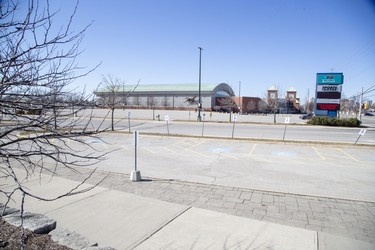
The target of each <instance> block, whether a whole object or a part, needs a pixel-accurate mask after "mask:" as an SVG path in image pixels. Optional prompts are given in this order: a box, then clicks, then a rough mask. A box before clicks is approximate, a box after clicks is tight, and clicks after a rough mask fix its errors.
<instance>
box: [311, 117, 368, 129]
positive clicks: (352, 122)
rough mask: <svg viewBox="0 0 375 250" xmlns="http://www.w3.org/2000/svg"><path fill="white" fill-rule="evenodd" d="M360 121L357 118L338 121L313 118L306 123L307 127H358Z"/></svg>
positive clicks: (330, 118) (336, 119) (328, 118)
mask: <svg viewBox="0 0 375 250" xmlns="http://www.w3.org/2000/svg"><path fill="white" fill-rule="evenodd" d="M361 123H362V122H361V121H360V120H358V119H357V118H347V119H339V118H332V117H327V116H314V117H313V118H311V120H310V121H308V122H307V124H309V125H322V126H335V127H359V126H360V125H361Z"/></svg>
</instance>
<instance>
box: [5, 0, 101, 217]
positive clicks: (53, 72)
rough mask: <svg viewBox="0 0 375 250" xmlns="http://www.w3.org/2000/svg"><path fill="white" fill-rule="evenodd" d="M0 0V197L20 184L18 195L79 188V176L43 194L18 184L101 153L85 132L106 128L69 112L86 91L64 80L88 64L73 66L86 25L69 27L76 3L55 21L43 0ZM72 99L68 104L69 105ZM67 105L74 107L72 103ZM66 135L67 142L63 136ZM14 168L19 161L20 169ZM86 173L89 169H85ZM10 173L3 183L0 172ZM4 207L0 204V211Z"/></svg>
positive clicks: (82, 103)
mask: <svg viewBox="0 0 375 250" xmlns="http://www.w3.org/2000/svg"><path fill="white" fill-rule="evenodd" d="M24 6H25V4H23V5H22V6H21V4H20V2H18V1H12V0H3V1H0V113H1V117H2V120H3V121H2V126H1V127H0V183H1V184H0V196H1V197H2V198H4V197H5V198H4V199H2V200H5V205H7V204H8V203H9V201H10V200H11V199H12V198H13V197H14V194H15V193H16V192H21V194H22V195H21V196H22V197H23V198H22V201H21V216H22V212H23V205H24V202H23V201H24V198H25V197H26V196H29V197H34V198H37V199H40V200H45V201H47V200H56V199H60V198H62V197H65V196H70V195H74V194H77V193H81V192H84V191H87V189H83V190H82V188H81V185H82V183H84V182H85V181H86V179H85V180H84V181H83V182H82V183H80V184H79V185H77V187H76V188H73V189H72V190H71V191H69V192H67V193H64V194H61V195H60V196H58V197H56V198H52V199H46V198H44V197H41V196H38V194H35V193H33V192H32V191H30V190H28V189H27V188H25V186H24V184H23V180H24V178H25V179H28V178H29V177H30V176H32V175H33V174H34V173H39V174H42V173H49V174H52V175H55V174H56V173H57V171H58V169H60V168H66V169H69V170H71V171H77V170H76V168H77V167H79V166H91V165H93V164H96V163H97V162H99V161H101V160H103V159H104V158H105V154H104V153H101V152H99V151H95V149H94V148H93V147H91V145H89V144H88V143H86V141H87V140H86V138H85V137H87V136H90V137H96V134H97V133H99V132H103V131H105V130H106V129H105V128H103V129H101V128H100V127H99V128H94V127H93V126H89V124H91V120H90V116H88V117H81V118H80V119H71V117H72V115H73V114H74V112H77V111H79V110H80V109H84V108H85V107H86V105H87V104H88V103H90V98H91V97H90V96H84V95H83V94H81V95H78V96H79V98H74V101H73V99H72V98H71V97H72V94H73V92H72V91H71V90H69V89H68V87H69V85H70V84H71V83H72V82H73V81H74V80H76V79H77V78H80V77H82V76H85V75H86V74H88V73H90V72H91V71H92V70H94V69H95V68H96V67H95V68H94V69H92V70H88V71H86V72H83V73H80V72H81V70H80V69H81V68H80V67H79V66H78V64H77V62H76V59H77V56H78V55H79V53H80V50H79V45H80V42H81V40H82V38H83V35H84V33H85V32H86V30H87V28H88V26H86V27H84V28H83V29H82V30H81V31H80V32H78V33H74V32H72V31H71V30H70V27H71V25H72V21H73V19H74V16H75V13H76V10H77V7H78V3H77V5H76V7H75V9H74V11H73V13H72V14H71V16H70V18H68V20H67V23H66V25H65V26H61V27H56V26H55V22H54V20H53V18H54V16H55V15H56V12H51V10H50V7H49V2H48V0H46V1H34V0H29V1H28V3H27V4H26V6H27V9H26V11H25V9H23V10H22V8H21V7H24ZM73 105H74V109H72V106H73ZM73 110H74V111H73ZM68 140H69V141H70V142H71V143H67V141H68ZM16 168H19V169H21V172H22V178H21V176H20V174H19V173H20V172H19V171H16ZM88 177H90V176H88ZM5 179H7V180H8V183H9V180H11V181H12V184H11V185H8V186H6V185H5V184H3V183H5V182H4V181H3V180H5ZM3 212H4V211H2V212H1V211H0V216H2V213H3Z"/></svg>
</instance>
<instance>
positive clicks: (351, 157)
mask: <svg viewBox="0 0 375 250" xmlns="http://www.w3.org/2000/svg"><path fill="white" fill-rule="evenodd" d="M337 150H339V151H341V152H343V153H344V154H345V155H346V156H348V157H349V158H350V159H352V160H353V161H356V162H361V161H359V160H357V159H356V158H354V157H353V156H351V155H350V154H348V153H347V152H345V151H344V150H342V149H341V148H337Z"/></svg>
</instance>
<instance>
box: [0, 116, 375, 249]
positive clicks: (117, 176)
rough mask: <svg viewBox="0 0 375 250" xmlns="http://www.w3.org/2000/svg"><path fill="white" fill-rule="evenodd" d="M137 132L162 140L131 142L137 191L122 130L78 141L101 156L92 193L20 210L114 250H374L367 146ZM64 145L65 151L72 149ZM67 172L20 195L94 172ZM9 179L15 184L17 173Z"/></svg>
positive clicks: (51, 193)
mask: <svg viewBox="0 0 375 250" xmlns="http://www.w3.org/2000/svg"><path fill="white" fill-rule="evenodd" d="M180 114H181V115H183V116H186V112H185V113H180ZM131 115H132V116H134V115H135V114H131ZM138 115H139V117H137V119H139V120H138V121H137V122H138V123H143V121H142V120H141V116H142V115H145V116H149V115H150V113H149V111H147V112H146V111H139V114H138ZM190 115H191V114H190ZM207 116H208V115H207ZM98 117H100V116H98ZM213 117H214V116H212V117H211V118H213ZM133 118H134V117H133ZM224 118H225V117H224ZM297 118H298V117H293V118H292V119H291V121H293V120H296V119H297ZM264 119H265V122H264V123H266V119H269V118H264ZM120 120H121V119H120ZM121 121H124V120H121ZM298 121H299V120H298ZM144 122H145V123H144V124H146V125H147V126H150V124H151V127H152V128H154V127H156V128H157V129H161V130H162V132H161V133H158V132H157V131H153V132H152V133H150V134H153V135H152V136H151V135H146V134H142V132H141V133H140V138H139V140H140V141H139V143H138V149H137V157H139V158H138V159H137V164H139V165H138V166H137V167H138V169H139V170H140V171H141V175H142V181H139V182H132V181H130V180H129V173H130V171H132V170H133V169H134V167H135V166H134V165H135V150H134V143H133V135H132V134H131V133H129V131H127V130H128V129H129V128H128V127H126V126H125V127H123V128H122V131H120V132H116V133H108V134H103V135H100V138H98V139H95V138H91V139H87V141H86V142H87V144H88V146H89V147H94V148H96V149H98V150H99V151H100V152H108V153H109V155H108V160H107V161H104V162H101V163H100V164H99V165H97V166H96V167H97V168H98V169H97V170H96V172H95V173H94V174H93V175H92V177H91V178H90V179H89V180H88V181H86V183H85V184H84V185H82V186H81V187H80V188H86V187H89V186H90V185H95V184H97V183H99V182H100V181H101V180H102V178H103V177H104V176H107V177H106V178H105V179H104V181H102V182H100V184H99V186H97V187H95V188H94V189H93V190H91V191H89V192H86V193H83V194H79V195H77V196H72V197H67V198H64V199H58V200H56V201H54V202H48V203H46V202H42V201H40V200H36V199H32V198H30V197H28V198H27V199H26V206H25V207H26V208H27V210H28V211H30V212H36V213H43V214H46V215H47V216H49V217H51V218H53V219H56V220H57V222H58V224H57V225H58V227H60V228H68V229H70V230H74V231H76V232H78V233H79V234H81V235H83V236H85V237H86V238H88V239H89V240H90V241H91V242H98V243H99V245H100V246H111V247H115V248H117V249H375V237H374V235H375V193H374V191H373V190H375V189H374V186H375V183H374V179H375V178H374V176H375V164H374V162H375V158H374V148H373V146H372V145H366V146H358V145H348V144H345V143H343V144H332V143H324V142H321V143H304V142H302V143H296V142H293V143H292V142H290V141H289V142H282V141H280V140H274V141H272V142H271V141H262V140H259V139H257V140H254V141H252V140H248V138H245V139H241V138H237V139H231V138H230V137H231V135H230V134H229V136H228V135H225V136H224V138H216V139H212V138H207V137H205V136H201V135H200V136H199V133H200V132H201V131H200V128H201V124H199V127H197V128H198V130H197V131H198V132H197V131H196V132H194V133H198V136H196V135H191V136H188V137H186V136H181V135H178V136H177V137H175V136H171V135H169V136H168V131H167V130H166V129H167V127H166V126H167V125H166V124H165V121H160V122H159V121H153V120H152V121H150V120H146V121H144ZM161 123H163V124H161ZM185 123H186V124H192V123H190V122H186V121H185ZM155 124H156V126H155ZM219 124H220V122H219ZM230 125H231V126H233V124H230ZM261 125H262V124H261ZM279 125H280V126H281V127H282V126H285V125H283V124H282V123H281V124H279ZM147 126H146V127H147ZM172 126H173V125H172ZM186 126H188V125H186ZM215 126H216V125H215ZM264 126H267V125H266V124H264ZM297 126H301V125H297ZM302 126H303V125H302ZM133 128H134V127H130V129H131V130H132V131H131V132H133V131H134V130H133ZM172 128H173V127H172ZM371 129H372V128H371V127H370V131H372V130H371ZM182 130H185V131H186V133H189V129H186V128H182ZM204 132H205V133H206V131H204ZM144 133H145V131H144ZM370 135H371V136H372V134H370ZM219 137H220V136H219ZM370 138H372V137H370ZM66 144H67V145H68V146H70V147H72V148H75V145H74V142H73V141H69V140H67V141H66ZM370 144H371V143H370ZM79 149H80V148H77V150H79ZM46 167H47V165H46ZM76 170H77V171H78V172H77V171H72V170H70V169H66V168H59V169H58V170H57V172H56V173H55V176H54V177H53V178H52V179H51V177H50V176H49V175H48V171H46V172H43V173H42V174H39V173H38V174H36V175H35V176H34V177H33V178H29V179H28V180H24V181H25V183H24V185H25V186H26V187H28V188H29V190H30V191H32V192H34V193H36V194H38V195H41V196H43V197H50V198H51V197H55V196H57V195H60V194H61V193H64V192H67V191H68V190H71V189H72V188H73V187H74V186H76V185H78V184H79V183H80V182H81V181H82V180H84V179H85V178H86V177H87V176H88V175H89V173H90V172H91V171H93V169H91V168H76ZM16 172H17V173H18V175H19V177H21V178H20V179H22V175H23V172H22V171H20V170H18V169H16ZM7 181H9V180H6V182H5V184H7V183H8V182H7ZM7 188H11V186H7ZM20 198H21V197H20V194H19V193H17V194H16V195H15V197H14V199H13V200H12V201H11V203H10V204H9V205H10V206H12V207H19V205H20V204H19V201H20ZM0 202H3V203H4V196H1V195H0Z"/></svg>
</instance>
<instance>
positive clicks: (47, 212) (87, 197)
mask: <svg viewBox="0 0 375 250" xmlns="http://www.w3.org/2000/svg"><path fill="white" fill-rule="evenodd" d="M108 191H110V189H105V190H103V191H100V192H98V193H95V194H92V195H90V196H86V197H84V198H83V199H79V200H76V201H73V202H71V203H69V204H66V205H64V206H61V207H58V208H55V209H52V210H49V211H46V212H45V213H44V214H49V213H51V212H54V211H57V210H59V209H62V208H65V207H68V206H70V205H73V204H75V203H77V202H81V201H83V200H86V199H89V198H92V197H94V196H96V195H98V194H102V193H104V192H108Z"/></svg>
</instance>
